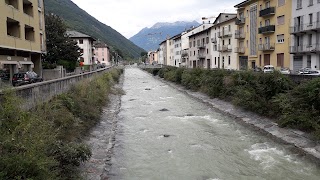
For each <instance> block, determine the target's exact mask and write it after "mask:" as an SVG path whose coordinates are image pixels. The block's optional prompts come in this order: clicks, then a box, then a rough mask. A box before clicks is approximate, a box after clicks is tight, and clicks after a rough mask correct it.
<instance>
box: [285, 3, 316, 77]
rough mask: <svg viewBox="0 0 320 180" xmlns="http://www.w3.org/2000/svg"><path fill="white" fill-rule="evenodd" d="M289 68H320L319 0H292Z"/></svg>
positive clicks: (294, 70)
mask: <svg viewBox="0 0 320 180" xmlns="http://www.w3.org/2000/svg"><path fill="white" fill-rule="evenodd" d="M290 33H291V37H292V41H291V45H290V53H291V54H292V55H291V69H292V70H293V72H297V71H298V70H299V69H301V68H311V69H317V70H319V69H320V1H319V0H308V1H304V0H292V19H291V27H290Z"/></svg>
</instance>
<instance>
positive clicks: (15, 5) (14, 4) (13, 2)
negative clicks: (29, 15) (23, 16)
mask: <svg viewBox="0 0 320 180" xmlns="http://www.w3.org/2000/svg"><path fill="white" fill-rule="evenodd" d="M5 2H6V4H7V5H9V6H12V7H13V8H16V9H18V8H19V2H18V0H5Z"/></svg>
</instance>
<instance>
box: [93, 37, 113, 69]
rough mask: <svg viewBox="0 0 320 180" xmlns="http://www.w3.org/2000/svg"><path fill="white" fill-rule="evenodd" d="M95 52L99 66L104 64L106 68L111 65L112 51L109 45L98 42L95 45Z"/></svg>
mask: <svg viewBox="0 0 320 180" xmlns="http://www.w3.org/2000/svg"><path fill="white" fill-rule="evenodd" d="M94 47H95V50H94V57H95V61H96V63H97V64H99V63H100V64H104V65H106V66H110V65H111V61H110V50H109V47H108V45H106V44H104V43H102V42H97V43H96V44H95V45H94Z"/></svg>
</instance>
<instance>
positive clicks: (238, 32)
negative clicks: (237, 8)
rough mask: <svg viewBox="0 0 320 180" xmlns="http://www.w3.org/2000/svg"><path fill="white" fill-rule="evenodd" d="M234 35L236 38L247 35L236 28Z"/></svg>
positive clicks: (242, 37)
mask: <svg viewBox="0 0 320 180" xmlns="http://www.w3.org/2000/svg"><path fill="white" fill-rule="evenodd" d="M234 35H235V39H244V38H245V37H246V36H245V33H244V32H242V31H239V30H236V31H235V33H234Z"/></svg>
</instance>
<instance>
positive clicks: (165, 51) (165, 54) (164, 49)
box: [159, 39, 170, 66]
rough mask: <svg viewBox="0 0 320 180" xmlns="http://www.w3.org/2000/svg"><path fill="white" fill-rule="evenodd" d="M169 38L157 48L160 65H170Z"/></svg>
mask: <svg viewBox="0 0 320 180" xmlns="http://www.w3.org/2000/svg"><path fill="white" fill-rule="evenodd" d="M169 42H170V40H169V39H166V40H164V41H162V42H161V43H160V49H159V54H160V57H159V62H160V64H161V63H162V65H166V66H169V65H170V43H169Z"/></svg>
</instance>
